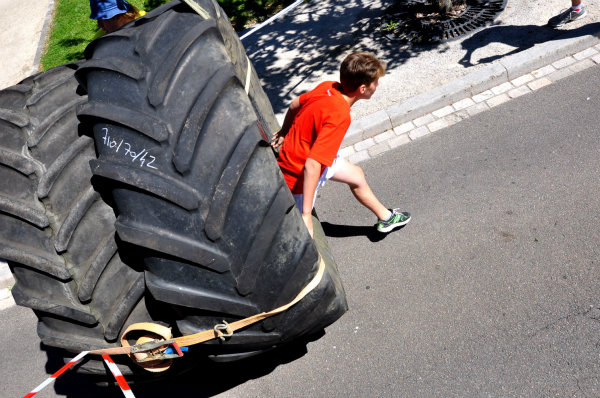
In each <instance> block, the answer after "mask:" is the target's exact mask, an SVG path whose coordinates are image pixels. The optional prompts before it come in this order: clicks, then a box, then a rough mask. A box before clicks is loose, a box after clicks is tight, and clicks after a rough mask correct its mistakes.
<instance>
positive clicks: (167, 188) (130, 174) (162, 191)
mask: <svg viewBox="0 0 600 398" xmlns="http://www.w3.org/2000/svg"><path fill="white" fill-rule="evenodd" d="M90 165H91V167H92V171H93V172H94V174H96V175H98V176H102V177H105V178H110V179H112V180H115V181H120V182H122V183H124V184H132V183H135V185H136V186H137V187H138V188H141V189H143V190H145V191H147V192H149V193H152V194H153V195H156V196H158V197H161V198H164V199H166V200H168V201H170V202H172V203H174V204H176V205H178V206H181V207H182V208H184V209H186V210H194V209H197V208H198V192H197V191H195V190H194V189H193V188H192V187H190V186H188V185H186V184H184V183H181V182H179V181H177V180H175V179H174V178H173V177H170V176H167V175H164V174H159V173H151V172H148V171H142V170H139V169H137V168H134V167H131V166H124V165H122V164H118V165H116V164H111V163H108V162H103V161H100V160H98V161H96V160H93V161H91V162H90Z"/></svg>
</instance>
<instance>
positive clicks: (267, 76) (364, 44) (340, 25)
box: [242, 0, 437, 114]
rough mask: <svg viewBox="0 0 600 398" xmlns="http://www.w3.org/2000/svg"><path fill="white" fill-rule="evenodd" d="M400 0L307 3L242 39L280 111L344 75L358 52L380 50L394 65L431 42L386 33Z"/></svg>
mask: <svg viewBox="0 0 600 398" xmlns="http://www.w3.org/2000/svg"><path fill="white" fill-rule="evenodd" d="M394 3H395V0H345V1H342V0H331V1H325V2H319V1H312V2H310V3H306V4H304V5H302V6H300V7H299V8H297V9H296V10H294V11H293V12H292V13H290V15H288V16H286V17H284V18H283V19H280V20H278V21H275V22H273V23H271V24H270V25H267V26H265V27H264V28H262V29H261V30H259V31H258V32H257V33H254V34H253V35H250V36H248V37H247V38H245V39H244V40H243V41H242V43H243V44H244V47H245V48H246V53H247V54H248V56H249V58H250V60H251V61H252V63H253V64H254V67H255V69H256V71H257V73H258V75H259V76H260V78H261V81H262V84H263V88H264V90H265V92H266V94H267V96H268V97H269V100H270V101H271V104H272V106H273V110H274V112H275V113H276V114H277V113H282V112H284V111H285V110H286V109H287V107H288V106H289V103H290V101H291V100H292V99H293V98H294V97H296V96H297V95H299V94H300V93H301V92H303V91H304V90H302V89H299V86H301V85H302V84H310V85H311V86H310V88H312V86H314V85H316V84H318V83H320V82H321V81H322V80H323V77H324V76H326V77H327V78H330V79H338V68H339V65H340V63H341V61H342V60H343V57H344V56H345V55H346V54H347V53H348V52H350V51H352V50H367V51H372V52H374V53H376V54H377V55H378V56H380V57H382V58H383V59H385V60H386V62H387V63H388V66H389V67H390V68H393V67H396V66H398V65H401V64H403V63H404V62H406V60H408V59H409V58H410V57H412V56H414V55H415V54H417V53H420V52H422V51H429V50H431V49H435V48H436V47H437V46H436V45H430V46H419V47H417V46H414V47H411V46H404V47H402V46H401V45H400V44H398V43H394V42H391V41H389V40H388V39H386V38H385V37H383V35H382V33H381V32H380V29H379V28H380V23H381V17H382V16H384V14H385V12H386V9H388V8H389V7H390V6H391V5H393V4H394Z"/></svg>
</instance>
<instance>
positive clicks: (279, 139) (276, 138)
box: [271, 130, 285, 149]
mask: <svg viewBox="0 0 600 398" xmlns="http://www.w3.org/2000/svg"><path fill="white" fill-rule="evenodd" d="M280 133H281V130H279V131H277V132H275V133H273V137H272V139H271V146H272V147H273V148H275V149H277V148H279V147H280V146H281V145H282V144H283V139H284V138H285V137H284V136H283V135H281V134H280Z"/></svg>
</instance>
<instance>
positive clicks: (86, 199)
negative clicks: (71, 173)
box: [54, 186, 100, 253]
mask: <svg viewBox="0 0 600 398" xmlns="http://www.w3.org/2000/svg"><path fill="white" fill-rule="evenodd" d="M99 198H100V195H99V194H98V192H96V191H94V188H93V187H91V186H90V187H88V189H87V190H86V191H85V192H84V193H83V195H81V196H80V198H79V200H78V201H77V202H76V203H75V205H74V206H72V208H71V210H70V211H69V215H68V216H67V218H66V219H65V220H64V221H63V223H62V224H61V226H60V229H59V230H58V234H57V235H56V240H55V241H54V248H55V249H56V251H57V252H58V253H62V252H64V251H66V250H67V246H68V245H69V241H70V240H71V236H72V235H73V232H75V228H77V226H78V225H79V223H80V222H81V219H82V218H83V216H85V214H86V213H87V211H88V209H89V208H90V207H91V206H92V204H94V202H95V201H96V200H98V199H99Z"/></svg>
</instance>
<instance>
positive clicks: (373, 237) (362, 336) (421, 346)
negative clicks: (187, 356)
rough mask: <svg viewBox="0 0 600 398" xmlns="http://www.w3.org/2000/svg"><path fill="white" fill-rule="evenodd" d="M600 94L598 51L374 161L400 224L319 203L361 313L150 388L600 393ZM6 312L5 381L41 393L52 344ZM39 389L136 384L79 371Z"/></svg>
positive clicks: (88, 393)
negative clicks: (403, 219) (377, 227)
mask: <svg viewBox="0 0 600 398" xmlns="http://www.w3.org/2000/svg"><path fill="white" fill-rule="evenodd" d="M598 109H600V67H598V66H596V67H593V68H590V69H588V70H586V71H584V72H581V73H579V74H577V75H575V76H573V77H571V78H567V79H565V80H562V81H560V82H558V83H555V84H553V85H552V86H549V87H546V88H543V89H541V90H539V91H537V92H535V93H534V94H529V95H526V96H523V97H520V98H517V99H515V100H512V101H510V102H508V103H506V104H504V105H501V106H498V107H496V108H494V109H492V110H491V111H488V112H484V113H481V114H479V115H477V116H475V117H472V118H469V119H467V120H465V121H463V122H461V123H458V124H456V125H454V126H452V127H450V128H447V129H444V130H441V131H438V132H436V133H434V134H431V135H430V136H427V137H423V138H422V139H420V140H417V141H415V142H413V143H411V144H409V145H405V146H402V147H400V148H398V149H397V150H396V151H392V152H387V153H385V155H384V156H382V157H380V158H376V159H374V160H371V161H369V162H368V163H363V164H362V166H363V168H364V170H365V172H366V174H367V178H368V180H369V181H370V182H371V185H372V187H373V189H374V191H375V192H376V193H377V194H378V195H379V196H380V198H381V199H382V201H383V202H384V203H386V204H387V203H389V205H390V206H394V207H397V206H400V207H402V209H406V210H409V211H410V212H411V213H412V214H413V220H412V222H411V223H410V224H408V225H407V226H406V227H405V228H403V229H401V230H398V231H395V232H394V233H391V234H389V235H387V236H385V237H382V236H379V235H377V234H375V233H373V232H372V228H371V227H370V226H371V225H373V224H374V222H375V220H374V219H373V217H372V216H371V215H370V214H369V213H368V212H367V211H366V210H364V209H362V208H361V207H360V205H358V204H357V203H355V201H354V199H353V198H352V196H351V194H350V193H349V191H348V190H347V189H346V188H345V187H343V186H341V185H338V184H336V183H333V182H332V183H329V184H328V185H326V186H325V188H324V189H323V191H322V194H321V197H320V198H319V200H318V202H317V209H318V211H319V214H320V217H321V220H322V221H323V225H324V227H325V229H326V232H327V233H328V235H329V236H330V238H329V240H330V244H331V246H332V248H333V251H334V253H335V255H336V258H337V262H338V266H339V269H340V273H341V276H342V279H343V281H344V285H345V288H346V293H347V295H348V301H349V304H350V311H349V312H348V313H347V314H345V315H344V316H343V317H342V318H341V319H340V320H339V321H337V322H336V323H335V324H333V325H331V326H330V327H329V328H328V329H327V331H326V334H325V335H324V336H322V337H321V338H320V339H318V340H316V341H313V342H311V343H309V344H308V345H307V346H306V350H303V349H302V348H299V349H296V350H288V351H285V352H276V353H274V354H273V355H271V356H267V357H266V358H259V359H255V360H253V361H249V362H247V363H245V364H241V365H236V366H231V367H218V366H217V367H204V368H202V369H196V370H193V371H191V372H190V374H189V375H188V376H182V377H179V378H174V379H171V380H169V382H168V383H167V382H163V383H160V384H157V385H155V386H153V387H147V386H133V391H134V393H136V396H137V397H138V398H140V397H141V398H144V397H161V398H164V397H166V396H186V397H188V396H195V397H202V396H212V395H218V396H221V397H325V396H327V397H349V396H350V397H550V396H558V397H566V396H570V397H586V396H588V397H589V396H600V361H599V358H600V310H599V309H598V308H600V289H599V285H600V267H598V262H599V261H600V255H599V254H600V244H599V242H600V201H599V198H600V182H599V176H600V144H599V138H600V131H599V129H598V124H599V122H600V120H599V119H600V116H599V115H598ZM0 322H1V324H2V325H3V327H2V328H1V329H0V355H1V357H2V361H1V364H0V374H1V375H2V384H3V392H2V393H1V394H0V395H2V396H6V397H19V396H23V395H24V394H25V393H27V392H28V391H29V390H30V389H31V388H33V387H35V386H36V385H37V384H38V383H40V382H41V381H42V380H43V379H44V378H45V377H47V374H46V373H45V371H46V369H45V367H46V353H45V351H42V350H40V347H39V341H38V340H37V337H36V336H35V321H34V317H33V315H32V314H31V311H29V310H27V309H23V308H18V307H15V308H9V309H7V310H3V311H0ZM52 366H54V368H52V369H50V368H51V367H52ZM48 368H49V369H47V371H48V372H51V371H55V370H56V365H53V364H49V365H48ZM107 378H109V376H107ZM38 396H39V397H63V396H68V397H73V398H75V397H86V398H92V397H105V398H106V397H118V396H121V395H120V392H119V391H118V390H117V389H115V388H111V389H109V390H105V389H98V388H94V387H92V384H91V381H89V380H87V379H85V378H82V377H74V376H73V375H71V374H67V375H65V376H62V377H61V378H60V379H59V380H58V381H57V384H55V385H53V386H50V387H47V388H46V389H45V390H44V391H43V392H42V393H40V394H38V395H37V396H36V397H38Z"/></svg>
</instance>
